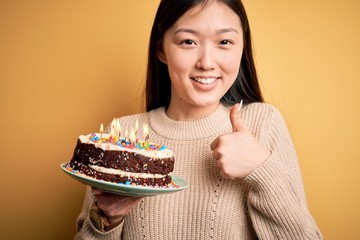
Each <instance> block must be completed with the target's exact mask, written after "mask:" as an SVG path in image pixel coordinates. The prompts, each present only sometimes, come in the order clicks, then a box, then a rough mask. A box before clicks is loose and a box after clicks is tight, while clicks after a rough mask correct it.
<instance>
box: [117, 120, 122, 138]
mask: <svg viewBox="0 0 360 240" xmlns="http://www.w3.org/2000/svg"><path fill="white" fill-rule="evenodd" d="M116 133H117V135H118V136H119V138H120V137H121V125H120V119H118V118H117V120H116Z"/></svg>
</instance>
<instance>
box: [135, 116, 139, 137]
mask: <svg viewBox="0 0 360 240" xmlns="http://www.w3.org/2000/svg"><path fill="white" fill-rule="evenodd" d="M138 131H139V119H136V122H135V136H136V135H137V134H138Z"/></svg>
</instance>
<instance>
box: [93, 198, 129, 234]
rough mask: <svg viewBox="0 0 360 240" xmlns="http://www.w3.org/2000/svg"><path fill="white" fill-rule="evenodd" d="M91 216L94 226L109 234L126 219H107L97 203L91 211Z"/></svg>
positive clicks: (122, 217) (118, 217) (119, 217)
mask: <svg viewBox="0 0 360 240" xmlns="http://www.w3.org/2000/svg"><path fill="white" fill-rule="evenodd" d="M89 215H90V220H91V222H92V223H93V225H94V226H95V227H96V228H97V229H98V230H99V231H102V232H107V231H110V230H111V229H113V228H115V227H117V226H118V225H119V224H120V223H121V222H122V221H123V219H124V216H116V217H107V216H106V215H105V214H104V212H103V211H102V210H101V209H100V208H99V207H98V206H97V205H96V203H94V205H93V206H92V208H91V209H90V212H89Z"/></svg>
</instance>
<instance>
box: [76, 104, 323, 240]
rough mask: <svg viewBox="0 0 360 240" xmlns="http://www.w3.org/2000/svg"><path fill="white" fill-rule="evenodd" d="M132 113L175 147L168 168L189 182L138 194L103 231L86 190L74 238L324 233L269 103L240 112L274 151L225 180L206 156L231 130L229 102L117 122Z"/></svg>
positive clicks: (160, 140)
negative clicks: (187, 115) (182, 117)
mask: <svg viewBox="0 0 360 240" xmlns="http://www.w3.org/2000/svg"><path fill="white" fill-rule="evenodd" d="M137 118H138V119H139V123H140V126H141V125H142V124H143V123H145V122H146V123H148V125H149V128H150V140H151V141H152V142H156V143H159V144H163V145H165V146H167V147H168V148H170V149H172V150H173V151H174V156H175V170H174V174H175V175H177V176H180V177H182V178H184V179H185V180H186V181H187V182H188V183H189V187H188V188H187V189H185V190H183V191H180V192H177V193H173V194H165V195H160V196H156V197H146V198H143V199H142V200H141V202H140V203H139V204H138V205H137V206H135V207H134V208H133V209H132V210H131V212H130V213H129V214H128V215H127V216H126V217H125V219H124V221H123V222H122V223H121V224H120V225H119V226H118V227H116V228H114V229H112V230H110V231H109V232H106V233H102V232H100V231H98V230H97V229H96V228H95V227H94V226H93V224H92V223H91V221H90V220H89V214H88V212H89V209H90V207H91V206H92V203H93V201H94V198H93V196H92V194H91V191H90V190H89V188H88V189H87V192H86V195H85V200H84V206H83V209H82V212H81V213H80V215H79V217H78V221H77V227H78V233H77V235H76V236H75V239H132V240H136V239H156V240H159V239H163V240H171V239H186V240H188V239H256V236H257V237H258V238H259V239H292V240H293V239H322V235H321V233H320V231H319V230H318V228H317V226H316V224H315V221H314V219H313V218H312V216H311V214H310V213H309V211H308V208H307V203H306V199H305V193H304V189H303V183H302V179H301V173H300V169H299V164H298V161H297V157H296V153H295V150H294V146H293V143H292V140H291V138H290V136H289V132H288V130H287V127H286V124H285V122H284V120H283V118H282V116H281V114H280V113H279V111H278V110H277V109H276V108H275V107H274V106H272V105H270V104H265V103H253V104H249V105H246V106H245V107H244V108H243V109H242V111H241V118H242V120H243V122H244V125H245V126H246V128H247V129H248V130H249V131H250V132H252V133H253V135H254V136H255V138H256V139H257V140H258V141H259V142H260V143H262V144H264V145H265V146H267V147H268V148H269V149H270V150H271V152H272V153H271V156H270V157H269V158H268V159H267V160H266V161H265V162H264V163H263V164H262V165H261V166H259V167H258V168H257V169H255V170H254V171H253V172H252V173H251V174H249V175H248V176H247V177H246V178H244V179H238V180H227V179H223V178H222V177H221V176H220V174H219V170H218V168H217V167H216V163H215V160H213V159H212V157H211V149H210V144H211V142H212V141H213V140H214V139H215V138H216V137H218V136H219V135H221V134H224V133H228V132H230V131H231V129H232V128H231V123H230V119H229V109H228V108H226V107H224V106H223V105H219V107H218V109H217V110H216V111H215V112H214V113H212V114H211V115H209V116H207V117H205V118H202V119H199V120H195V121H173V120H171V119H169V118H168V117H167V116H166V114H165V109H164V108H158V109H156V110H153V111H151V112H148V113H142V114H136V115H131V116H126V117H123V118H121V126H122V128H123V129H126V128H127V127H130V126H133V125H134V123H135V120H136V119H137ZM239 147H241V146H239ZM239 160H240V159H239Z"/></svg>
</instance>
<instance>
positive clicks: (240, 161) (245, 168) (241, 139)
mask: <svg viewBox="0 0 360 240" xmlns="http://www.w3.org/2000/svg"><path fill="white" fill-rule="evenodd" d="M230 121H231V124H232V127H233V132H232V133H228V134H224V135H221V136H219V137H218V138H216V139H215V140H214V141H213V142H212V143H211V145H210V147H211V150H213V153H212V155H213V158H214V159H215V160H216V161H217V166H218V167H219V169H220V174H221V176H222V177H223V178H228V179H235V178H244V177H246V176H247V175H249V174H250V173H251V172H252V171H253V170H254V169H255V168H257V167H258V166H260V165H261V164H262V163H263V162H264V161H265V160H266V159H267V158H268V157H269V155H270V154H271V152H270V150H269V149H267V148H266V147H264V146H263V145H261V144H260V143H258V142H257V141H256V139H255V138H254V136H253V135H252V134H251V133H250V132H249V131H248V130H247V129H246V128H245V127H244V125H243V123H242V121H241V118H240V114H239V112H238V104H235V105H234V106H233V107H232V108H231V109H230Z"/></svg>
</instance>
